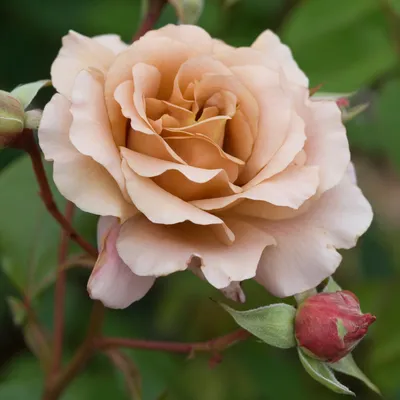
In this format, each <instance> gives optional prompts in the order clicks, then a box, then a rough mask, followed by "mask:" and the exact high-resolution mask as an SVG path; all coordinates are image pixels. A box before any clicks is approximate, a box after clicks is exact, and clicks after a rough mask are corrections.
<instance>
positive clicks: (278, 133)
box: [232, 66, 306, 184]
mask: <svg viewBox="0 0 400 400" xmlns="http://www.w3.org/2000/svg"><path fill="white" fill-rule="evenodd" d="M232 71H233V72H234V73H235V75H236V76H237V77H238V78H239V79H240V80H241V81H242V82H243V84H245V85H246V87H247V88H248V89H249V90H250V91H251V92H252V93H253V95H254V98H255V99H256V100H257V103H258V107H259V109H260V110H261V112H260V120H259V124H258V135H257V137H256V139H255V143H254V147H253V152H252V154H251V156H250V158H249V159H248V160H247V164H246V167H245V168H244V169H243V170H242V172H241V174H240V176H239V180H238V183H239V184H246V183H248V182H249V181H250V180H251V179H253V178H254V177H255V176H256V174H258V173H259V172H260V171H261V170H262V169H263V168H264V167H265V168H267V170H268V171H267V172H268V173H265V172H264V175H265V176H264V175H263V177H262V179H257V181H258V182H261V181H262V180H264V179H267V178H269V177H270V176H272V175H274V174H276V173H278V172H281V171H283V170H284V169H285V168H286V167H287V166H288V165H289V164H290V163H291V162H292V161H293V159H294V157H295V155H296V154H297V153H298V152H299V151H300V150H301V149H302V148H303V145H304V141H305V139H306V135H305V132H304V123H303V121H302V120H301V118H300V117H299V116H298V115H297V114H296V112H295V110H294V108H295V105H294V101H293V100H292V97H293V95H292V93H290V91H289V90H288V91H285V90H284V88H282V87H281V84H280V82H281V80H280V75H279V73H277V72H274V71H270V70H268V69H267V68H265V67H261V66H251V67H233V68H232ZM266 93H268V95H266ZM274 158H275V159H274ZM271 161H274V163H273V164H271V165H269V164H270V162H271Z"/></svg>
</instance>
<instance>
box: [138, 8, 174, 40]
mask: <svg viewBox="0 0 400 400" xmlns="http://www.w3.org/2000/svg"><path fill="white" fill-rule="evenodd" d="M167 3H168V0H150V1H149V5H148V11H147V13H146V16H145V17H144V19H143V22H142V23H141V25H140V26H139V29H138V30H137V31H136V33H135V34H134V35H133V38H132V42H135V41H136V40H138V39H140V38H141V37H142V36H143V35H144V34H145V33H146V32H148V31H150V30H151V29H153V27H154V25H155V24H156V22H157V21H158V19H159V18H160V15H161V12H162V10H163V8H164V6H165V5H166V4H167Z"/></svg>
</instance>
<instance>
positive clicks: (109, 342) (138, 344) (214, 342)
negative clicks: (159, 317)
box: [95, 329, 251, 355]
mask: <svg viewBox="0 0 400 400" xmlns="http://www.w3.org/2000/svg"><path fill="white" fill-rule="evenodd" d="M250 336H251V334H250V333H249V332H247V331H246V330H244V329H238V330H236V331H234V332H231V333H228V334H227V335H224V336H220V337H217V338H214V339H211V340H208V341H206V342H193V343H179V342H159V341H150V340H140V339H129V338H126V339H125V338H112V337H110V338H99V339H96V341H95V346H96V347H97V348H100V349H109V348H113V347H127V348H131V349H143V350H157V351H167V352H172V353H187V354H189V355H192V354H194V353H196V352H211V353H212V352H216V353H218V352H220V351H223V350H225V349H227V348H228V347H230V346H232V345H234V344H235V343H237V342H240V341H243V340H246V339H247V338H248V337H250Z"/></svg>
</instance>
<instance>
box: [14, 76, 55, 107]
mask: <svg viewBox="0 0 400 400" xmlns="http://www.w3.org/2000/svg"><path fill="white" fill-rule="evenodd" d="M50 85H51V81H49V80H48V79H44V80H41V81H37V82H31V83H26V84H24V85H21V86H17V87H16V88H15V89H14V90H13V91H12V92H11V94H12V95H13V96H14V97H15V98H17V99H18V100H19V101H20V102H21V103H22V105H23V107H24V109H26V108H27V107H28V106H29V104H31V103H32V100H33V99H34V98H35V97H36V95H37V94H38V92H39V90H40V89H42V88H44V87H45V86H50Z"/></svg>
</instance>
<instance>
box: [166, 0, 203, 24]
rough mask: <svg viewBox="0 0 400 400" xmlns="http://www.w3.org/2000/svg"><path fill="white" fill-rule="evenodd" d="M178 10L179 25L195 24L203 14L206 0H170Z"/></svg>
mask: <svg viewBox="0 0 400 400" xmlns="http://www.w3.org/2000/svg"><path fill="white" fill-rule="evenodd" d="M169 2H170V3H171V4H172V5H173V7H174V8H175V10H176V14H177V15H178V19H179V23H181V24H195V23H196V22H197V21H198V19H199V18H200V15H201V13H202V12H203V7H204V0H169Z"/></svg>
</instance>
